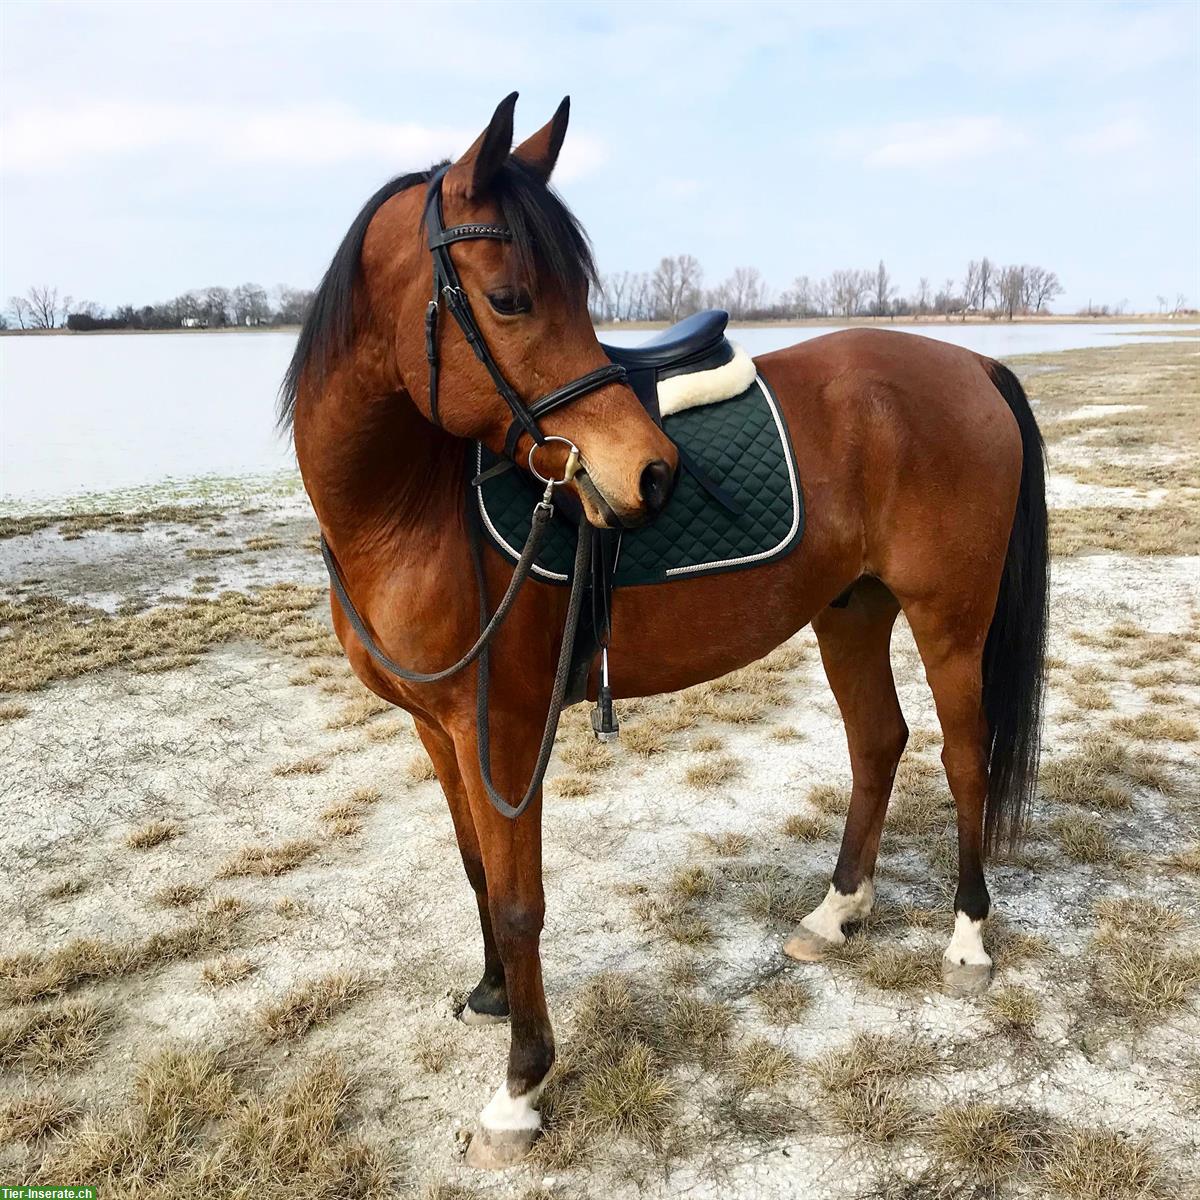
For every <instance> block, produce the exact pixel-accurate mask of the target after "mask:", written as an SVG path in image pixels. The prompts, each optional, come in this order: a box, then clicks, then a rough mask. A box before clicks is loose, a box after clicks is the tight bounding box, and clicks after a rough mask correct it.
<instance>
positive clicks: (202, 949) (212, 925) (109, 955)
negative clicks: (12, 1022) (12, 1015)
mask: <svg viewBox="0 0 1200 1200" xmlns="http://www.w3.org/2000/svg"><path fill="white" fill-rule="evenodd" d="M244 913H245V908H244V906H242V905H241V904H240V902H236V906H235V907H211V908H209V909H208V910H206V911H205V912H203V913H201V914H200V915H199V916H198V917H196V918H195V919H193V920H192V921H190V922H188V923H186V924H183V925H177V926H175V927H173V928H171V929H169V930H167V931H166V932H165V933H153V934H151V935H150V936H149V937H147V938H144V939H142V940H141V941H138V940H129V941H125V942H110V941H104V940H101V939H99V938H76V939H74V940H73V941H70V942H67V943H66V944H65V945H63V946H61V947H60V948H59V949H57V950H52V951H50V952H49V953H48V954H15V955H11V956H9V957H8V958H5V959H0V1000H5V1001H8V1002H10V1003H28V1002H30V1001H33V1000H38V999H41V998H42V997H44V996H52V995H56V994H59V993H61V992H65V991H67V990H68V989H70V988H73V987H77V986H78V985H80V984H82V983H86V982H88V981H90V980H94V979H115V978H119V977H121V976H128V975H134V974H137V973H139V972H141V971H147V970H153V969H155V968H157V967H160V966H164V965H166V964H167V963H171V962H178V961H180V960H182V959H186V958H194V957H195V956H196V955H198V954H204V953H207V952H208V951H211V950H221V949H226V948H227V947H228V946H229V944H230V942H231V939H232V937H233V934H234V930H235V927H236V924H237V922H238V921H239V920H241V918H242V916H243V915H244Z"/></svg>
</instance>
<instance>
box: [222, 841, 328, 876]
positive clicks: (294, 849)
mask: <svg viewBox="0 0 1200 1200" xmlns="http://www.w3.org/2000/svg"><path fill="white" fill-rule="evenodd" d="M317 849H318V847H317V843H316V842H314V841H313V840H312V839H311V838H291V839H289V840H288V841H286V842H280V843H279V845H277V846H244V847H243V848H242V849H241V850H239V851H238V852H237V853H236V854H235V855H234V856H233V857H232V858H230V859H228V860H226V862H225V864H224V865H223V866H222V867H221V869H220V870H219V871H218V872H217V878H218V879H233V878H235V877H236V876H239V875H258V876H275V875H284V874H286V873H287V872H288V871H294V870H295V869H296V868H297V867H298V866H300V865H301V863H304V862H306V861H307V860H308V859H309V858H311V857H312V856H313V855H314V854H315V853H316V852H317Z"/></svg>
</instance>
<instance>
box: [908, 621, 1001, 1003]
mask: <svg viewBox="0 0 1200 1200" xmlns="http://www.w3.org/2000/svg"><path fill="white" fill-rule="evenodd" d="M905 614H906V616H907V617H908V621H909V624H910V625H911V627H912V631H913V637H914V638H915V640H916V643H917V649H918V650H919V651H920V653H921V659H922V661H923V662H924V664H925V677H926V679H927V680H928V681H929V687H930V690H931V691H932V692H933V701H934V704H935V706H936V708H937V714H938V721H939V722H940V724H941V726H942V741H943V745H942V765H943V767H944V768H945V772H946V782H947V783H948V784H949V785H950V792H951V794H952V795H953V797H954V803H955V808H956V810H957V824H958V887H957V889H956V891H955V894H954V933H953V935H952V937H951V938H950V944H949V945H948V946H947V947H946V951H945V955H944V956H943V959H942V974H943V978H944V980H945V985H946V990H947V991H949V992H950V993H951V994H953V995H962V996H967V995H979V994H980V993H982V992H984V991H985V990H986V989H987V986H988V984H989V983H990V982H991V977H992V960H991V957H990V956H989V955H988V953H987V951H986V950H985V949H984V946H983V923H984V921H985V920H986V919H987V916H988V913H989V911H990V908H991V898H990V896H989V895H988V889H987V882H986V881H985V879H984V874H983V857H984V847H983V819H984V808H985V805H986V802H987V793H988V756H987V746H988V723H987V718H986V716H985V714H984V707H983V647H984V642H985V639H986V637H987V630H988V623H989V620H990V614H988V615H987V616H984V615H983V614H982V613H979V614H977V617H978V619H972V618H970V617H969V615H967V616H966V617H964V614H961V613H948V612H945V611H941V610H939V609H937V608H935V607H934V606H932V605H931V604H928V603H925V604H917V605H913V606H910V607H909V606H906V608H905Z"/></svg>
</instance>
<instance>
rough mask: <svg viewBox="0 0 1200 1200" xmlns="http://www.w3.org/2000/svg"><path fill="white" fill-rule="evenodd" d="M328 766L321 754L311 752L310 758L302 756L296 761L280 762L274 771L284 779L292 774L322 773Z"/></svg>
mask: <svg viewBox="0 0 1200 1200" xmlns="http://www.w3.org/2000/svg"><path fill="white" fill-rule="evenodd" d="M328 766H329V763H328V762H327V761H326V760H325V759H323V758H322V757H321V756H320V755H318V754H311V755H309V756H308V758H300V759H297V760H296V761H295V762H290V763H280V764H279V766H277V767H276V768H275V771H274V773H275V774H276V775H278V776H279V777H280V778H282V779H287V778H289V777H290V776H292V775H320V774H321V773H322V772H323V771H324V770H326V769H327V768H328Z"/></svg>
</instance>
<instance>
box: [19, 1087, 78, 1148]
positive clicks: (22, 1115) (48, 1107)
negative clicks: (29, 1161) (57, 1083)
mask: <svg viewBox="0 0 1200 1200" xmlns="http://www.w3.org/2000/svg"><path fill="white" fill-rule="evenodd" d="M82 1112H83V1109H82V1107H81V1106H80V1105H78V1104H76V1103H75V1102H74V1101H71V1100H67V1099H65V1098H63V1097H62V1096H56V1095H54V1094H53V1093H52V1092H28V1093H26V1094H25V1095H24V1096H17V1097H14V1098H13V1099H11V1100H7V1101H5V1103H4V1104H2V1105H0V1143H2V1142H6V1141H14V1142H26V1143H31V1142H37V1141H40V1140H41V1139H42V1138H45V1137H48V1136H49V1135H50V1134H52V1133H59V1132H60V1131H61V1130H62V1129H64V1128H65V1127H66V1126H67V1125H69V1124H70V1123H71V1122H72V1121H74V1120H75V1119H76V1118H77V1117H78V1116H80V1114H81V1113H82Z"/></svg>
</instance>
